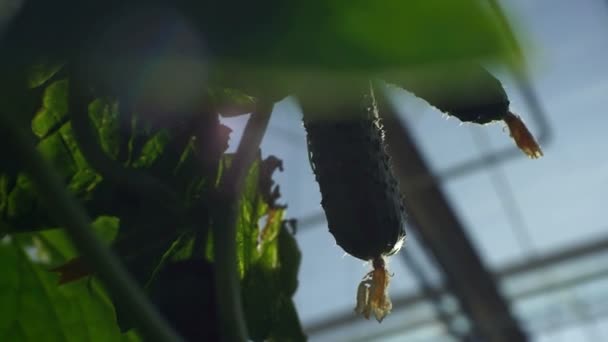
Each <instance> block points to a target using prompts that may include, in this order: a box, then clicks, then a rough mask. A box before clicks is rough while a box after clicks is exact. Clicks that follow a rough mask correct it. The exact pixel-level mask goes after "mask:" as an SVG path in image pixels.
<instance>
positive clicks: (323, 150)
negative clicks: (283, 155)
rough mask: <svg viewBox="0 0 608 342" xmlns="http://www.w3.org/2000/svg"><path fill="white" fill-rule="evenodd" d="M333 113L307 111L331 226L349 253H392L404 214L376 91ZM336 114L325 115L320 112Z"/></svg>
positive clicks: (397, 244)
mask: <svg viewBox="0 0 608 342" xmlns="http://www.w3.org/2000/svg"><path fill="white" fill-rule="evenodd" d="M362 92H364V93H363V95H362V96H361V101H360V102H359V103H347V104H344V105H343V107H342V108H337V109H334V110H339V111H341V112H343V113H344V114H346V115H340V116H339V117H341V120H338V119H335V118H336V115H332V114H334V113H327V115H318V114H320V113H315V116H314V119H311V116H310V115H307V111H306V110H307V108H306V104H303V111H304V127H305V128H306V132H307V139H308V152H309V156H310V160H311V165H312V168H313V171H314V173H315V176H316V180H317V182H318V183H319V187H320V190H321V196H322V201H321V205H322V206H323V209H324V211H325V215H326V217H327V223H328V225H329V231H330V232H331V234H332V235H333V236H334V238H335V239H336V243H337V244H338V245H339V246H340V247H342V248H343V249H344V250H345V251H346V252H347V253H348V254H350V255H352V256H354V257H356V258H359V259H362V260H366V261H369V260H374V259H375V258H378V257H381V256H386V255H391V254H394V253H395V252H397V251H398V250H399V248H400V247H401V244H402V241H403V239H404V237H405V230H404V223H405V214H404V208H403V205H402V203H401V195H400V193H399V188H398V183H397V180H396V179H395V177H394V176H393V173H392V170H391V165H390V158H389V156H388V154H387V152H386V146H385V142H384V131H383V127H382V122H381V120H380V118H379V117H378V110H377V106H376V102H375V99H374V95H373V91H372V90H371V88H370V87H369V86H367V87H366V88H364V89H362ZM323 117H325V118H332V119H325V120H323V119H322V118H323Z"/></svg>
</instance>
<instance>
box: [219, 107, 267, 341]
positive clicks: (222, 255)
mask: <svg viewBox="0 0 608 342" xmlns="http://www.w3.org/2000/svg"><path fill="white" fill-rule="evenodd" d="M271 112H272V105H266V104H265V105H262V106H259V107H258V110H257V111H255V112H254V113H253V114H252V115H251V118H249V121H248V122H247V126H246V127H245V131H244V133H243V137H242V138H241V141H240V143H239V147H238V149H237V152H236V155H235V157H234V160H233V162H232V166H231V167H230V168H229V169H228V170H227V171H226V176H225V178H224V180H223V182H222V183H221V184H220V188H219V193H218V197H219V201H218V202H219V208H222V210H218V211H217V214H216V220H215V222H214V224H213V234H214V240H215V244H214V246H213V251H214V258H215V269H216V276H215V291H216V297H217V300H218V301H217V302H218V303H220V304H219V305H218V313H219V317H220V324H221V330H220V331H221V332H222V336H223V339H224V341H230V342H232V341H246V340H247V335H248V334H247V326H246V324H245V318H244V314H243V309H242V304H241V289H240V283H239V277H238V272H237V255H236V253H237V251H236V230H237V227H236V224H237V217H238V214H239V210H238V204H239V200H240V195H241V191H242V188H243V186H244V183H245V178H246V176H247V172H248V171H249V168H250V167H251V164H252V163H253V161H254V160H255V158H256V156H257V154H258V151H259V147H260V143H261V142H262V138H263V137H264V133H265V131H266V127H267V126H268V121H269V119H270V114H271Z"/></svg>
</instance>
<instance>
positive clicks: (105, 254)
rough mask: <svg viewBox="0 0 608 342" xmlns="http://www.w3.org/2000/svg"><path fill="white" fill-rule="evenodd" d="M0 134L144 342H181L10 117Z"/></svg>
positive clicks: (0, 124) (1, 119)
mask: <svg viewBox="0 0 608 342" xmlns="http://www.w3.org/2000/svg"><path fill="white" fill-rule="evenodd" d="M0 132H1V135H2V136H3V137H5V138H6V140H7V141H9V142H11V143H12V148H13V151H14V152H15V157H16V158H19V159H20V161H21V162H22V163H23V166H24V168H25V170H26V172H28V173H29V175H30V177H31V179H32V181H33V182H34V184H35V185H36V188H37V191H38V194H39V195H40V197H41V198H42V199H43V201H44V202H45V204H46V206H47V208H48V210H49V211H50V212H51V213H52V214H53V215H54V216H55V217H56V219H57V221H58V223H61V224H63V226H64V227H65V229H66V231H67V233H68V235H69V236H70V238H71V239H72V241H73V243H74V245H75V247H76V248H77V249H78V251H79V252H80V254H81V255H82V257H83V258H84V260H85V262H86V263H87V264H89V265H91V266H92V267H94V269H95V271H96V272H97V274H98V275H99V277H100V278H101V280H102V282H103V283H104V285H105V286H106V288H107V289H108V290H109V291H110V293H111V294H112V296H113V297H114V298H115V300H116V301H119V302H121V304H122V305H124V306H125V308H127V309H128V310H129V311H130V312H131V314H132V318H133V320H134V321H135V323H136V324H137V327H138V328H139V332H140V333H141V334H142V335H143V337H144V338H145V340H146V341H182V339H181V338H180V337H179V336H178V335H177V334H176V333H175V332H174V331H173V330H172V329H171V328H170V327H169V326H168V324H167V323H166V321H165V320H164V319H162V317H161V316H160V315H159V314H158V312H157V311H156V309H155V308H154V307H153V306H152V305H151V304H150V303H149V302H148V300H147V299H146V297H145V296H144V295H143V293H142V291H141V289H140V288H139V287H138V286H137V284H136V282H135V281H134V280H133V279H132V277H131V276H130V275H129V274H128V272H127V271H126V270H125V269H124V267H123V265H122V264H121V263H120V261H119V260H118V258H117V257H116V256H115V255H114V254H113V253H112V252H111V251H110V250H109V249H108V248H107V247H106V246H104V244H103V243H102V242H101V241H100V240H99V239H98V238H97V236H95V234H94V232H93V230H92V229H91V228H90V222H91V219H90V218H89V217H88V215H87V214H86V212H85V211H84V210H83V208H82V207H81V205H80V204H79V203H78V201H77V200H76V199H75V198H74V197H73V196H72V195H71V194H70V193H69V192H68V191H67V190H66V188H65V185H64V183H63V182H62V181H61V179H60V178H59V176H58V174H57V173H56V171H55V170H54V168H53V166H52V165H51V164H50V163H49V162H48V161H47V160H45V159H44V158H43V157H42V156H41V155H40V154H39V153H38V151H36V148H35V145H34V142H33V141H32V140H31V139H30V137H29V136H28V135H27V134H26V132H25V130H24V129H23V128H22V127H20V126H19V124H18V123H17V121H16V120H15V118H14V117H12V116H10V115H7V114H6V113H1V114H0Z"/></svg>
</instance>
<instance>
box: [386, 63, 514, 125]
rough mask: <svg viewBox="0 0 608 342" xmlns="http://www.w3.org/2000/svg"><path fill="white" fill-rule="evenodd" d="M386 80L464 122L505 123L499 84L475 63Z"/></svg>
mask: <svg viewBox="0 0 608 342" xmlns="http://www.w3.org/2000/svg"><path fill="white" fill-rule="evenodd" d="M385 80H386V81H387V82H389V83H392V84H395V85H397V86H399V87H401V88H403V89H405V90H407V91H410V92H412V93H413V94H414V95H416V96H418V97H420V98H422V99H424V100H425V101H427V102H428V103H429V104H430V105H432V106H434V107H436V108H437V109H439V110H441V111H442V112H444V113H446V114H448V115H452V116H455V117H457V118H459V119H460V120H461V121H463V122H473V123H478V124H486V123H489V122H492V121H497V120H504V119H505V117H506V116H507V114H508V113H509V98H508V97H507V93H506V92H505V90H504V88H503V86H502V84H501V83H500V81H499V80H498V79H496V77H494V76H493V75H492V74H490V73H489V72H488V71H487V70H486V69H484V68H483V67H481V66H480V65H477V64H464V65H457V66H453V67H450V68H433V69H422V70H417V71H413V72H409V73H405V74H393V75H387V77H385Z"/></svg>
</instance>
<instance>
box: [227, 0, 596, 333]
mask: <svg viewBox="0 0 608 342" xmlns="http://www.w3.org/2000/svg"><path fill="white" fill-rule="evenodd" d="M503 5H504V6H505V8H506V10H507V12H508V14H509V18H510V20H511V21H512V23H513V25H514V26H515V27H516V30H517V33H518V36H519V37H520V40H521V41H523V42H524V45H525V47H526V56H527V58H528V61H529V62H530V66H531V67H530V69H531V73H530V75H531V79H532V83H533V86H534V89H535V91H536V92H537V94H538V95H539V97H540V100H541V103H542V105H543V107H544V109H545V111H546V113H547V115H548V121H549V124H550V130H551V132H552V135H551V140H550V141H549V142H547V144H546V145H543V150H544V154H545V155H544V157H543V158H542V159H539V160H530V159H527V158H526V157H525V156H524V155H523V154H522V155H521V156H519V157H516V158H514V159H510V160H506V161H503V162H502V163H500V164H499V165H498V166H497V167H490V168H487V167H486V168H482V169H479V170H476V171H473V172H469V173H467V174H466V175H464V176H459V177H456V178H450V179H447V180H444V181H443V182H442V184H441V185H442V189H443V190H444V191H445V193H446V194H447V196H448V198H449V200H450V203H451V204H452V206H453V207H454V209H456V211H457V214H458V216H459V218H460V219H461V220H462V222H463V223H464V225H465V227H466V229H467V232H468V233H469V235H470V236H471V238H472V240H473V242H474V245H475V247H476V248H477V249H478V251H479V253H480V254H481V256H482V258H483V260H484V262H485V263H486V265H487V266H488V267H490V268H492V269H500V268H501V267H503V266H505V265H507V264H511V263H514V262H517V261H523V260H526V258H529V257H533V256H538V255H543V254H544V253H548V252H551V251H555V250H559V249H562V248H566V247H568V246H570V245H572V244H578V243H585V242H588V241H593V240H594V239H598V238H601V237H606V236H608V219H607V218H606V215H605V213H606V209H605V206H606V203H608V191H607V190H608V157H607V152H606V147H607V146H608V135H607V134H606V130H607V129H608V115H606V108H608V96H607V95H608V67H607V65H606V61H608V2H605V1H602V0H579V1H571V0H536V1H527V0H510V1H508V2H507V1H503ZM495 75H496V76H497V77H498V78H499V79H500V80H501V81H502V82H503V84H504V86H505V88H506V90H507V93H508V95H509V98H510V99H511V104H512V110H513V111H514V112H516V113H518V114H519V115H521V116H522V117H523V118H524V120H526V122H527V123H528V124H529V125H530V127H531V130H532V131H533V132H537V131H538V130H539V127H538V126H537V125H536V122H535V121H534V120H533V118H532V117H531V115H530V114H529V111H530V108H528V107H527V104H526V102H525V101H524V99H523V96H522V93H521V91H520V90H519V89H518V87H517V86H516V84H515V81H514V79H513V78H512V77H511V75H509V74H508V73H506V72H504V71H501V70H497V71H496V73H495ZM393 100H394V103H395V104H396V109H397V110H398V112H399V113H400V115H401V117H402V119H403V120H404V121H406V122H407V123H408V125H409V127H410V130H411V131H412V133H413V134H414V136H415V138H416V142H417V144H418V145H419V147H420V148H421V149H422V151H423V152H424V154H425V156H426V158H427V162H428V163H429V164H430V166H431V168H432V169H433V170H434V171H435V172H436V173H442V172H443V171H445V170H447V169H449V168H451V167H453V166H455V165H458V164H459V163H461V162H463V161H466V160H469V159H471V158H475V157H478V156H479V155H480V153H486V152H493V151H498V150H499V149H502V148H512V141H511V140H510V138H509V136H508V133H507V132H506V131H504V130H503V125H501V124H495V125H491V126H484V127H479V126H475V125H468V124H466V125H461V124H460V122H459V121H458V120H457V119H449V120H446V119H445V117H443V116H442V115H441V114H440V113H439V112H438V111H437V110H436V109H434V108H431V107H429V106H428V105H427V104H426V103H425V102H424V101H422V100H420V99H417V98H415V97H413V96H412V95H411V94H409V93H407V92H405V91H397V92H395V94H394V98H393ZM244 119H245V118H243V117H241V118H237V119H232V120H228V124H229V125H231V126H232V127H233V128H235V132H234V135H233V138H232V139H233V141H237V139H238V135H239V128H240V127H242V124H243V122H244ZM262 152H263V154H264V155H269V154H272V155H276V156H278V157H280V158H281V159H283V161H284V164H285V171H284V172H283V173H281V174H277V175H275V180H277V182H278V183H279V184H280V186H281V192H282V195H283V201H284V202H286V203H287V204H288V205H289V208H288V216H292V217H295V218H299V219H301V221H306V220H305V219H304V220H302V219H303V218H310V217H315V216H318V214H319V212H320V210H321V207H320V193H319V190H318V185H317V184H316V182H315V181H314V177H313V174H312V171H311V169H310V165H309V163H308V157H307V151H306V139H305V132H304V128H303V127H302V124H301V113H300V110H299V107H298V104H297V101H296V100H295V99H293V98H287V99H285V100H283V101H281V102H280V103H278V104H277V105H276V106H275V109H274V113H273V117H272V120H271V123H270V126H269V129H268V133H267V135H266V137H265V138H264V141H263V143H262ZM496 182H501V183H500V184H502V185H503V186H508V187H509V188H510V189H511V192H512V197H513V198H512V201H508V203H504V202H501V200H500V198H501V197H502V198H504V197H505V196H506V195H505V194H504V193H502V192H501V196H498V195H497V193H496V190H495V188H494V187H493V186H494V185H495V184H496ZM507 197H508V196H507ZM505 205H507V206H510V207H507V209H509V210H511V214H509V212H508V211H507V210H505ZM513 213H515V214H513ZM514 217H515V218H514ZM518 217H519V218H518ZM446 229H449V228H448V227H446ZM296 238H297V240H298V243H299V245H300V248H301V250H302V254H303V260H302V266H301V269H300V285H299V289H298V292H297V293H296V306H297V308H298V311H299V313H300V317H301V319H302V321H303V324H304V325H305V327H309V326H311V325H314V324H316V323H318V322H320V321H323V320H324V319H326V318H328V317H332V316H335V315H348V314H350V313H351V312H352V309H353V307H354V300H355V289H356V286H357V284H358V283H359V281H360V280H361V277H362V276H363V275H364V274H365V273H366V272H367V271H368V270H369V268H370V266H369V265H367V264H365V263H364V262H362V261H360V260H358V259H355V258H353V257H350V256H348V255H345V254H344V252H343V251H342V250H341V249H340V247H339V246H337V245H336V244H335V242H334V240H333V237H332V236H331V234H330V233H329V232H328V231H327V225H326V223H325V222H323V220H321V221H319V220H317V223H315V224H312V225H309V226H301V227H300V229H299V230H298V233H297V236H296ZM417 243H418V242H417V241H416V240H408V241H407V242H406V245H405V248H407V249H411V250H412V253H413V254H416V253H417V252H415V251H416V250H419V249H420V246H416V244H417ZM389 267H390V269H391V271H392V272H394V273H395V276H394V278H393V280H392V283H391V289H390V291H391V294H393V296H395V295H399V294H405V293H413V292H415V291H417V289H418V285H417V283H416V281H415V279H414V277H413V275H412V274H411V272H409V271H408V269H407V268H406V267H405V266H404V264H403V262H402V259H400V258H396V257H393V258H392V260H391V261H390V266H389ZM581 267H582V266H581ZM428 271H429V272H432V270H428ZM547 272H549V271H547ZM564 272H573V271H571V270H570V271H569V270H567V269H565V268H564V269H558V270H552V271H551V272H549V273H547V274H543V275H542V277H541V278H539V279H541V280H543V279H545V280H546V279H554V278H555V277H559V276H561V275H563V274H565V273H564ZM568 274H569V273H568ZM568 274H566V275H565V276H567V275H568ZM435 280H438V278H437V279H435ZM585 286H586V287H585ZM585 286H582V287H580V288H577V289H574V290H571V291H569V292H565V294H564V293H562V294H560V295H559V296H557V298H553V299H551V298H549V299H546V298H545V299H542V298H541V299H536V301H537V302H534V300H531V301H527V302H522V303H523V304H521V303H520V302H517V304H516V305H515V310H516V312H517V314H520V315H522V316H523V317H526V314H527V313H529V312H531V311H530V310H532V311H534V310H537V312H538V310H540V312H541V314H539V315H540V316H542V317H541V318H543V317H544V316H543V315H545V316H546V315H547V314H546V313H545V314H543V313H542V312H543V311H542V310H545V311H546V309H547V308H551V307H552V306H551V305H553V304H552V303H562V304H564V303H565V304H564V305H565V308H566V310H569V309H571V310H573V311H575V310H574V309H573V308H574V304H576V303H579V304H580V302H581V301H585V300H586V299H585V298H587V297H585V296H589V295H590V294H593V295H594V296H599V297H598V298H600V297H601V298H603V303H604V304H606V303H608V297H607V295H608V291H607V290H608V282H606V281H605V280H603V282H602V281H600V282H599V283H597V282H596V283H592V284H591V285H585ZM602 296H603V297H602ZM541 297H542V296H541ZM572 298H575V299H576V300H574V301H573V299H572ZM581 298H582V299H581ZM573 303H574V304H573ZM604 307H608V306H606V305H604ZM412 310H414V309H412ZM420 310H421V312H423V313H418V312H416V311H415V310H414V311H408V310H405V311H404V312H401V311H398V312H395V313H393V315H391V316H389V317H388V318H387V319H386V321H385V322H383V323H382V326H378V324H376V323H375V322H371V321H370V322H366V321H364V320H362V322H360V323H357V324H354V325H353V326H350V327H348V328H343V329H342V328H340V330H337V331H334V332H331V333H327V334H320V335H311V340H312V341H316V340H318V341H325V340H327V341H330V340H334V341H335V340H341V339H344V340H348V339H350V338H352V336H353V335H350V334H365V333H367V334H374V333H376V332H381V331H382V329H392V328H395V329H398V328H399V324H400V322H402V320H406V319H411V318H412V317H416V316H417V315H424V310H426V311H427V313H426V314H428V312H431V311H429V310H430V309H429V307H426V308H425V307H424V306H421V309H420ZM526 310H527V311H526ZM603 310H604V312H605V311H606V310H605V309H603ZM537 316H538V315H537ZM579 316H580V315H579ZM527 319H528V318H527ZM529 319H532V318H529ZM526 322H527V321H526ZM528 323H529V322H527V324H528ZM530 324H532V323H530ZM391 327H392V328H391ZM357 329H358V330H357ZM362 331H363V333H362ZM441 334H442V328H441V327H440V326H432V327H431V328H429V329H427V330H425V331H423V332H422V333H420V334H419V335H416V336H414V335H411V336H414V337H411V336H410V337H411V338H410V339H408V341H409V340H420V341H424V340H437V338H438V336H441ZM356 336H361V335H356ZM533 336H534V339H535V340H537V341H579V340H581V341H584V340H586V339H587V340H589V339H591V338H593V336H595V337H599V338H602V339H607V340H608V323H605V322H603V321H602V320H587V323H584V324H583V323H576V324H571V325H564V326H563V327H561V328H559V327H556V328H553V329H548V331H547V330H546V331H543V332H534V334H533ZM402 338H403V336H401V335H394V336H393V339H391V337H389V336H383V337H379V336H378V337H376V338H374V340H378V341H391V340H395V341H397V340H402Z"/></svg>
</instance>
